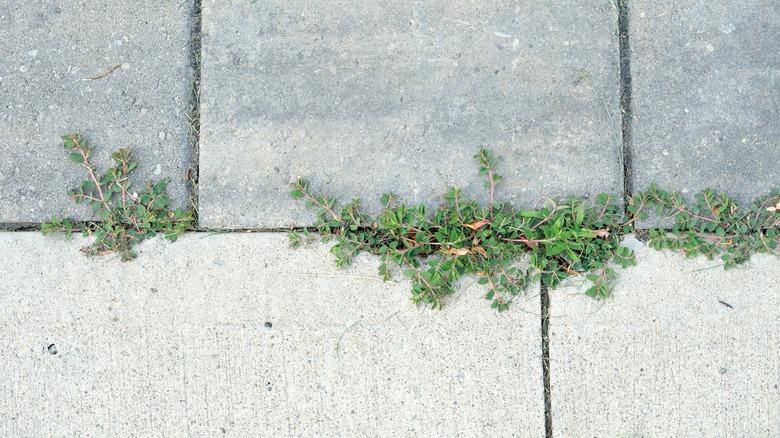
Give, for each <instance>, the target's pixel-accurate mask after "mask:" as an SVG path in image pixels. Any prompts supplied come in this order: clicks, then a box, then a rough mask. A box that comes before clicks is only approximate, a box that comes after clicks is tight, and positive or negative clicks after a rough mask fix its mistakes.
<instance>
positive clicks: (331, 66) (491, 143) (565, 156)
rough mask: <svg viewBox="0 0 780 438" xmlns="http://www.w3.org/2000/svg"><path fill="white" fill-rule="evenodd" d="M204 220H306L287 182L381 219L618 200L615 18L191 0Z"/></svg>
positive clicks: (578, 4) (566, 8)
mask: <svg viewBox="0 0 780 438" xmlns="http://www.w3.org/2000/svg"><path fill="white" fill-rule="evenodd" d="M203 19H204V22H203V23H204V24H203V25H204V37H203V58H202V59H203V65H202V72H203V78H202V79H203V81H202V93H201V97H202V105H203V106H202V109H203V112H202V122H203V123H202V131H201V134H202V138H201V140H202V142H201V157H200V166H201V167H200V169H201V172H200V221H201V222H200V223H201V225H202V226H206V227H216V228H242V227H248V228H254V227H272V226H288V225H304V224H309V223H311V219H312V216H311V215H309V214H307V213H305V211H304V208H303V205H302V204H301V203H294V202H293V200H292V199H291V198H290V197H289V195H288V193H289V187H288V184H289V182H290V181H292V180H294V179H295V178H296V177H299V176H301V177H305V178H308V179H310V180H311V182H312V188H313V189H314V190H319V191H321V192H326V193H329V194H333V195H336V196H338V197H340V198H342V199H345V200H349V199H351V198H355V197H359V198H362V199H363V200H364V201H365V202H366V203H367V204H368V206H369V208H370V209H374V210H376V209H378V206H379V202H378V200H379V197H380V195H381V194H382V193H385V192H390V191H392V192H395V193H397V194H399V195H400V196H401V199H403V200H404V201H405V202H408V203H426V204H428V205H429V206H436V205H438V204H439V202H441V201H440V200H441V196H442V194H443V193H444V192H446V191H447V190H448V188H449V187H450V186H453V185H454V186H460V187H464V188H465V190H466V192H467V193H469V194H471V195H474V196H479V197H480V199H485V200H486V199H487V198H488V195H487V194H486V193H485V191H484V188H483V186H482V179H481V178H480V177H479V176H478V175H477V170H478V166H477V163H476V161H475V160H474V159H473V158H472V156H473V155H474V154H475V153H476V152H477V150H478V149H479V148H480V147H485V146H487V147H489V148H491V149H493V150H494V151H495V153H496V154H497V155H499V156H500V157H501V158H503V160H504V162H503V164H501V165H500V168H499V169H498V172H499V173H500V174H502V175H504V176H505V177H506V179H505V180H504V182H503V183H502V186H501V188H500V190H499V193H498V196H499V198H500V199H504V200H509V201H512V202H513V203H515V204H517V205H524V206H531V205H534V204H537V203H539V202H540V201H543V200H545V199H546V198H547V197H549V196H552V197H557V196H563V195H569V194H573V193H576V194H581V195H586V194H591V195H593V194H597V193H599V192H602V191H606V192H611V193H619V192H621V189H622V170H621V169H622V168H621V166H620V160H619V152H618V151H619V150H620V149H621V143H620V141H621V140H620V125H619V123H620V116H619V111H618V99H617V92H618V84H617V82H618V72H617V56H618V53H617V52H618V51H617V39H616V29H617V27H616V26H617V24H616V15H615V11H614V9H613V8H612V7H611V6H610V4H609V2H607V1H602V0H586V1H573V0H570V1H558V2H549V1H543V0H531V1H525V2H521V3H519V4H515V3H512V4H510V3H506V2H504V3H501V2H499V3H484V2H473V1H466V0H456V1H452V0H447V1H434V2H412V1H408V0H407V1H393V2H379V3H372V4H370V5H369V4H367V3H365V2H358V3H355V2H337V3H330V4H328V7H326V8H323V7H322V3H321V2H316V1H311V0H295V1H289V0H285V1H279V0H272V1H262V2H258V3H256V4H253V3H251V2H249V1H246V0H233V1H229V2H224V1H220V2H216V1H212V0H204V2H203Z"/></svg>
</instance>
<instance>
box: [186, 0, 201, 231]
mask: <svg viewBox="0 0 780 438" xmlns="http://www.w3.org/2000/svg"><path fill="white" fill-rule="evenodd" d="M201 2H202V0H193V5H192V28H191V29H190V71H191V72H192V78H191V80H190V105H189V110H188V111H187V124H188V127H189V134H190V135H189V147H190V165H189V168H188V169H187V172H186V174H185V179H186V182H187V190H188V194H189V200H188V204H189V205H188V207H190V208H192V211H193V213H194V215H195V223H197V220H198V193H199V191H198V170H199V163H200V79H201V75H200V67H201V55H202V44H201V43H202V41H201V39H202V37H203V32H202V30H203V10H202V6H201V4H202V3H201Z"/></svg>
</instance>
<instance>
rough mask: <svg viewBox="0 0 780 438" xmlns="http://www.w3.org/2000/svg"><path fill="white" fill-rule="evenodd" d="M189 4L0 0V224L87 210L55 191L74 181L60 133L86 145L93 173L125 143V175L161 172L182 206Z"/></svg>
mask: <svg viewBox="0 0 780 438" xmlns="http://www.w3.org/2000/svg"><path fill="white" fill-rule="evenodd" d="M190 3H191V2H181V1H178V0H165V1H152V0H147V1H143V2H114V1H107V0H96V1H90V2H88V4H80V3H77V2H52V1H40V0H38V1H22V0H11V1H3V2H0V53H2V56H0V156H2V160H0V223H1V222H40V221H43V220H48V219H50V218H51V217H52V216H54V215H57V216H68V217H71V218H78V219H87V218H88V217H89V213H90V210H89V208H84V207H82V206H78V208H77V206H76V205H75V204H74V203H73V202H72V201H71V200H70V199H69V198H68V195H67V191H68V189H70V188H73V187H75V186H76V185H78V184H79V183H80V182H81V181H83V180H84V174H83V172H82V171H81V169H80V168H78V167H77V166H76V165H75V164H74V163H72V162H70V161H68V160H67V155H66V153H65V150H64V149H63V148H62V144H63V142H62V141H61V140H60V137H61V136H62V135H65V134H68V133H71V132H78V133H81V134H82V135H84V136H85V137H86V138H87V139H88V140H90V141H91V142H93V143H95V144H96V145H97V147H98V149H97V151H96V154H95V160H94V161H95V164H96V165H97V166H98V169H99V170H100V171H101V172H102V171H104V170H105V169H106V167H107V166H108V165H110V164H112V163H111V159H110V154H111V152H113V151H115V150H116V149H119V148H120V147H124V148H130V149H132V150H133V151H134V152H135V154H136V158H137V161H138V162H139V165H138V167H137V170H136V171H135V172H134V174H135V175H136V178H137V179H136V181H137V183H136V184H137V185H143V184H144V183H145V182H146V181H148V180H152V179H154V180H158V179H162V178H164V177H166V176H167V177H171V180H172V181H171V184H170V186H169V191H170V194H171V195H172V200H173V202H174V204H175V205H176V206H185V205H186V200H187V193H186V189H185V186H184V172H185V169H186V167H187V166H188V165H189V164H188V163H189V146H188V128H187V118H186V116H185V113H186V111H187V108H188V99H189V93H190V91H189V90H190V87H189V84H190V76H191V73H190V68H189V40H190V35H189V34H190V20H191V18H190V15H191V13H192V7H191V5H190ZM116 65H120V67H118V68H116V70H114V71H113V73H111V74H108V75H106V76H104V77H102V78H100V79H96V80H84V79H88V78H95V77H98V76H100V75H102V74H104V73H106V72H108V71H109V70H111V69H112V67H114V66H116Z"/></svg>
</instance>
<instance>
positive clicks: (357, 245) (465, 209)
mask: <svg viewBox="0 0 780 438" xmlns="http://www.w3.org/2000/svg"><path fill="white" fill-rule="evenodd" d="M475 158H477V159H478V160H479V164H480V174H482V175H483V176H484V177H485V187H486V188H487V190H488V191H489V193H490V196H489V201H488V203H487V205H480V204H479V203H478V202H476V201H474V200H469V199H464V197H463V196H462V192H461V190H460V189H458V188H452V189H450V191H449V192H448V193H447V194H446V195H445V203H444V204H443V205H442V207H441V208H440V209H439V210H437V211H436V212H434V213H433V214H431V215H429V214H427V212H426V210H425V206H423V205H418V206H412V207H407V206H406V205H403V204H398V202H397V200H396V197H395V195H393V194H386V195H383V196H382V198H381V203H382V205H383V206H384V207H383V209H382V211H381V212H380V213H379V214H378V215H377V216H374V217H371V216H369V215H367V214H365V213H364V212H363V211H362V210H361V207H360V201H359V200H353V201H352V202H351V203H349V204H347V205H345V206H343V207H340V208H336V200H335V199H334V198H330V197H325V196H318V195H315V194H313V193H312V192H311V191H310V190H309V185H308V183H307V182H306V181H304V180H302V179H298V180H297V181H295V182H294V183H292V192H291V195H292V196H293V197H295V198H302V199H304V200H305V201H306V205H307V207H310V208H315V209H317V218H316V220H315V223H314V227H315V228H316V230H317V234H316V235H315V234H312V233H310V232H309V231H308V230H303V231H300V232H298V231H295V232H291V233H290V234H289V238H290V243H291V246H293V247H296V246H298V245H300V244H301V243H308V242H311V241H314V240H322V241H329V240H334V241H335V242H336V243H335V245H334V246H333V247H332V248H331V252H332V253H333V254H334V255H335V257H336V265H337V266H348V265H349V264H350V263H351V261H352V259H353V258H354V257H355V256H356V255H358V254H359V253H361V252H369V253H373V254H377V255H379V256H380V258H381V264H380V266H379V275H381V276H382V277H383V278H384V279H389V278H390V277H391V271H390V266H391V265H397V266H399V267H401V268H402V269H403V271H404V275H406V276H407V277H409V278H410V279H411V281H412V301H413V302H415V303H417V304H420V303H424V304H429V305H431V306H433V307H434V308H436V307H438V308H441V307H442V306H443V304H444V299H445V297H446V296H448V295H450V294H452V293H453V292H454V288H455V284H456V281H457V280H458V279H459V278H460V277H462V276H464V275H477V276H479V280H478V281H479V283H480V284H484V285H487V286H488V292H487V294H486V295H485V298H486V299H487V300H489V301H491V306H492V307H493V308H495V309H497V310H498V311H499V312H500V311H504V310H506V309H507V308H508V307H509V304H510V303H511V301H512V299H513V298H514V297H515V296H517V295H518V294H519V293H521V292H522V291H524V290H525V289H526V287H527V285H528V284H529V283H530V282H532V281H536V280H539V281H541V283H542V285H544V286H546V287H550V288H555V287H556V286H557V285H559V284H560V283H561V281H562V280H563V279H565V278H567V277H569V276H571V275H584V276H585V278H587V280H589V281H591V282H592V285H591V287H590V288H589V289H588V290H587V292H586V294H587V295H590V296H593V297H602V298H603V297H607V296H609V280H610V279H612V278H613V277H614V275H615V271H614V269H613V268H612V267H611V266H610V264H609V262H610V261H615V262H617V264H618V265H620V266H622V267H624V268H625V267H627V266H629V265H633V264H635V261H634V255H633V252H632V251H631V250H629V249H628V248H625V247H621V246H620V245H619V244H620V240H619V235H620V233H621V231H622V228H623V225H624V221H623V213H622V209H621V208H620V206H619V205H617V204H616V203H615V202H614V201H615V198H614V197H611V196H608V195H606V194H602V195H599V196H598V198H597V200H596V203H595V205H586V204H585V203H584V202H583V201H582V200H580V199H578V198H575V197H570V198H568V199H566V200H563V201H560V202H551V203H549V204H548V205H545V206H544V207H542V208H540V209H538V210H516V209H514V208H513V207H511V206H510V205H509V204H508V203H502V202H498V201H496V200H495V199H494V195H495V189H496V185H497V184H498V183H499V182H500V181H501V177H500V176H499V175H497V174H496V173H495V171H494V170H495V167H496V164H497V163H498V159H497V158H495V157H493V154H492V153H491V151H489V150H485V149H482V150H480V151H479V153H477V154H476V155H475ZM523 256H527V259H526V260H527V266H522V264H521V263H518V262H520V261H521V258H523Z"/></svg>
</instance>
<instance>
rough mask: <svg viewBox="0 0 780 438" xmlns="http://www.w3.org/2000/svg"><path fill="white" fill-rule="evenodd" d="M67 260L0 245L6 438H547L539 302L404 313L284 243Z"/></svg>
mask: <svg viewBox="0 0 780 438" xmlns="http://www.w3.org/2000/svg"><path fill="white" fill-rule="evenodd" d="M81 243H82V244H83V243H84V242H83V240H82V242H81ZM78 246H79V243H78V242H67V241H64V240H63V239H62V238H44V237H43V236H40V235H39V234H37V233H0V260H2V261H3V269H2V270H0V356H1V357H2V358H3V360H2V361H0V375H2V376H4V378H3V379H0V435H2V436H106V435H110V436H165V437H177V436H221V435H222V434H225V435H226V436H247V435H251V436H298V435H299V434H302V435H304V436H336V435H345V436H376V435H379V436H409V435H417V436H456V435H460V436H522V437H541V436H544V416H543V397H542V370H541V359H540V351H541V346H540V336H539V335H540V327H539V321H540V318H539V298H538V293H533V294H531V295H529V296H528V297H526V298H524V299H522V300H519V302H517V303H516V304H517V306H516V307H514V308H513V309H512V310H511V311H509V312H505V313H503V314H497V313H496V312H495V311H493V310H491V309H490V308H489V306H488V303H487V302H486V301H485V300H484V299H482V297H481V294H482V293H483V291H481V290H480V288H481V286H477V285H476V284H473V283H469V282H468V281H467V282H466V283H464V288H463V292H462V294H459V295H457V296H456V297H454V299H453V300H452V302H451V303H450V305H449V306H448V307H445V310H444V311H430V310H424V309H416V308H415V307H414V306H413V305H412V304H411V303H410V302H409V300H408V297H409V284H408V282H406V281H403V282H401V283H400V284H391V283H383V282H381V281H377V280H378V279H377V277H376V265H377V260H376V259H374V258H371V257H360V258H358V259H357V260H356V264H355V266H354V267H353V268H351V269H349V270H338V269H336V268H334V267H333V263H332V260H331V258H330V256H329V254H328V253H327V247H325V246H315V247H312V248H310V249H308V250H290V249H288V248H287V242H286V237H285V236H283V235H279V234H229V235H225V234H222V235H206V234H196V235H192V234H191V235H187V236H185V237H183V238H182V239H181V240H180V241H179V242H176V243H174V244H169V243H165V242H163V241H160V240H153V241H150V242H147V243H145V244H143V245H142V246H141V250H140V255H139V257H138V259H136V260H134V261H132V262H130V263H124V264H123V263H121V262H120V261H119V260H117V259H111V258H99V259H94V258H87V257H84V256H83V255H82V254H80V253H79V251H78ZM55 351H56V354H52V353H53V352H55ZM250 432H251V433H250Z"/></svg>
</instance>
